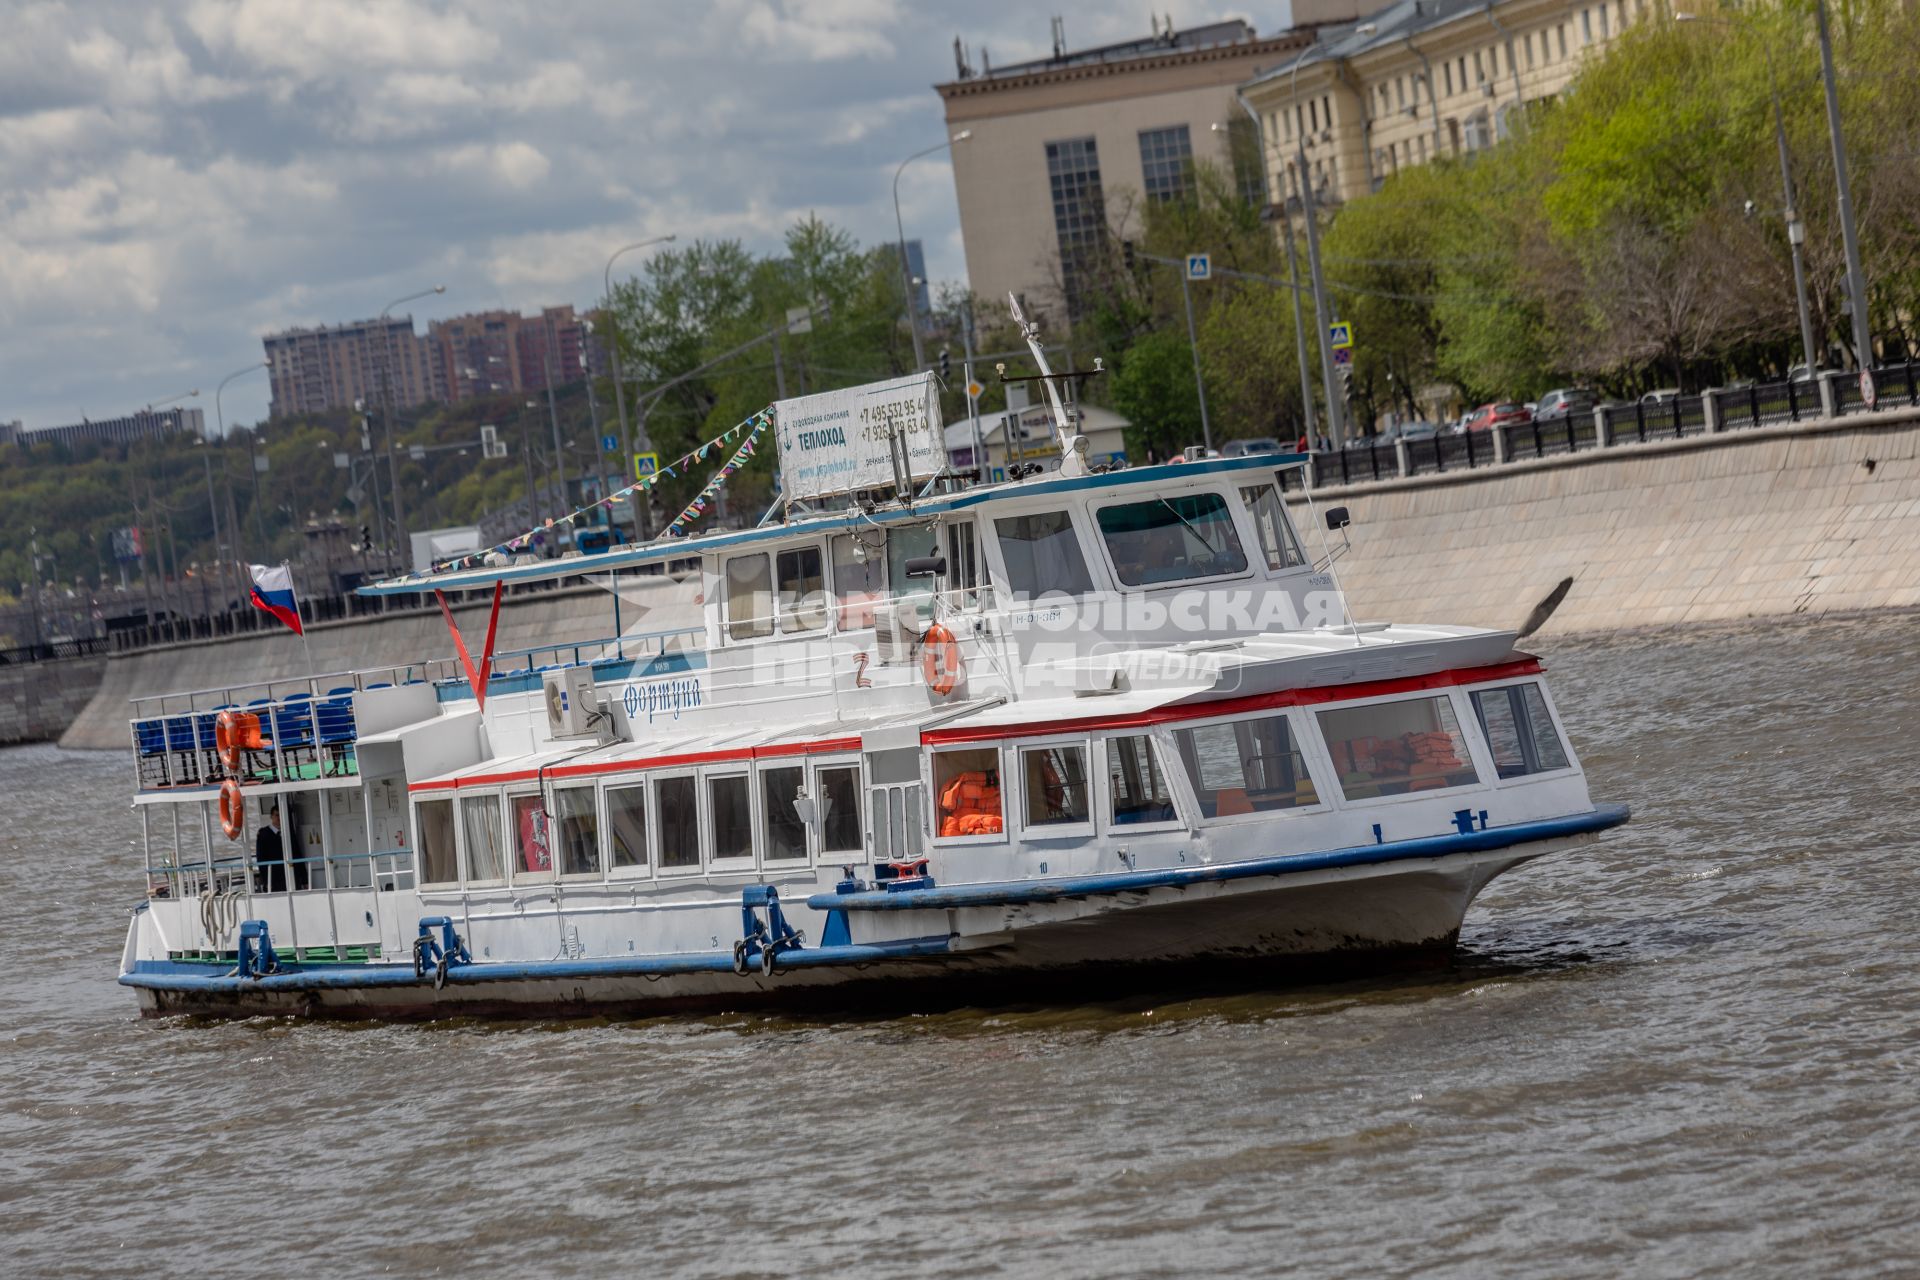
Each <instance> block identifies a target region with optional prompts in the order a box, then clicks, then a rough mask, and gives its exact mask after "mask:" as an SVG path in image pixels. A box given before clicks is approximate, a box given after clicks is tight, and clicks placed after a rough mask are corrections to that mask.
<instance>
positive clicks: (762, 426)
mask: <svg viewBox="0 0 1920 1280" xmlns="http://www.w3.org/2000/svg"><path fill="white" fill-rule="evenodd" d="M772 424H773V417H772V410H771V408H768V409H762V410H760V412H758V413H756V414H754V415H753V416H752V417H751V418H748V419H746V420H745V421H743V422H739V423H736V424H734V425H733V426H732V427H730V428H728V429H727V430H726V431H724V432H722V433H721V434H719V435H717V436H715V437H714V438H713V439H711V440H708V441H706V442H705V443H703V444H700V445H698V446H696V447H695V448H693V449H691V450H689V451H688V452H686V453H683V454H681V455H680V456H679V457H678V458H675V459H674V460H673V461H672V462H669V463H667V464H666V465H665V466H663V467H661V468H660V469H659V470H658V471H656V472H654V473H653V474H652V475H650V476H642V477H640V479H638V480H636V481H634V483H632V484H630V485H628V486H626V487H625V488H624V489H619V490H616V491H615V492H613V493H611V494H608V495H607V496H606V497H604V498H599V499H596V500H595V501H593V502H589V503H588V504H587V505H586V506H584V507H581V508H580V509H579V510H577V511H571V512H568V513H567V514H566V515H563V516H558V517H555V516H548V517H547V518H546V519H545V520H544V521H542V522H541V523H540V524H539V525H536V526H535V527H534V528H532V529H529V530H527V531H526V532H525V533H522V534H519V535H518V536H516V537H513V538H509V539H507V540H506V541H505V542H502V543H500V544H499V545H498V546H495V547H493V548H491V549H490V550H489V551H485V552H474V553H470V554H466V555H459V556H454V557H452V558H450V559H447V560H437V561H435V562H434V563H433V566H432V568H431V569H429V570H428V573H429V574H434V573H445V572H448V571H450V570H455V569H473V568H478V567H479V566H480V564H481V563H483V562H484V560H485V557H486V556H488V555H500V556H510V555H512V554H514V553H515V552H519V551H525V550H526V549H528V548H529V547H531V546H532V545H533V540H534V539H535V538H536V537H538V536H539V535H541V534H543V533H546V532H548V531H550V530H552V529H554V528H556V527H565V526H568V525H571V524H573V523H574V522H575V521H576V520H579V519H580V518H581V517H582V516H588V515H592V514H594V513H596V512H599V511H601V510H612V508H613V504H614V503H615V502H617V501H619V500H620V499H622V498H624V497H627V496H628V495H629V494H636V493H646V492H647V491H649V490H651V489H652V488H654V486H656V485H658V484H659V483H660V482H661V481H663V480H677V479H679V478H680V476H681V473H682V471H683V470H684V469H686V468H687V467H688V466H690V465H691V464H693V463H696V462H704V461H705V460H706V457H707V454H708V453H709V452H711V451H712V450H713V448H714V447H715V446H716V445H726V444H732V443H733V441H734V440H735V439H737V438H738V437H739V436H740V434H741V433H742V432H745V433H746V439H745V441H743V442H742V443H741V445H740V447H739V448H738V449H736V450H734V452H733V456H732V457H730V458H728V459H727V461H726V463H725V465H723V466H722V467H721V468H720V470H719V472H718V473H716V474H715V475H714V476H713V477H712V478H711V479H709V480H708V481H707V483H706V486H705V487H704V488H702V489H701V490H700V494H699V496H698V497H696V498H695V499H694V500H693V502H692V503H691V504H690V505H689V506H688V507H687V509H686V510H685V511H682V512H681V513H680V515H679V516H678V517H677V518H676V519H675V520H674V521H673V523H672V524H671V525H669V526H668V527H667V532H668V534H670V535H672V536H676V537H677V536H679V535H680V534H681V533H683V532H684V531H685V527H686V524H687V522H688V521H690V520H693V519H695V518H697V517H698V516H699V515H700V514H701V513H703V512H704V511H705V510H706V509H707V503H708V500H709V499H710V498H712V497H714V495H715V494H717V493H718V492H719V490H720V488H721V486H722V485H724V484H725V483H726V482H727V480H728V478H729V477H731V476H732V475H733V474H734V472H736V471H738V470H739V469H740V466H741V463H742V462H744V461H745V460H746V459H748V458H751V457H753V456H754V442H755V441H756V440H758V439H759V438H760V433H761V432H762V431H765V430H766V429H767V428H768V427H769V426H771V425H772ZM415 576H420V575H418V574H416V575H415Z"/></svg>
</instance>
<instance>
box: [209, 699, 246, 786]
mask: <svg viewBox="0 0 1920 1280" xmlns="http://www.w3.org/2000/svg"><path fill="white" fill-rule="evenodd" d="M213 751H214V754H215V755H217V756H219V757H220V763H221V764H223V765H225V766H226V767H227V772H228V773H238V772H240V717H239V713H238V712H233V711H222V712H221V713H220V714H219V715H218V716H216V717H215V718H214V721H213Z"/></svg>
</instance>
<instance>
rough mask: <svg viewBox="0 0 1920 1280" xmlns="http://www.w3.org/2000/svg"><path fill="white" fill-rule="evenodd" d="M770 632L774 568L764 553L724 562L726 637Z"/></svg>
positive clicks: (741, 636)
mask: <svg viewBox="0 0 1920 1280" xmlns="http://www.w3.org/2000/svg"><path fill="white" fill-rule="evenodd" d="M772 634H773V571H772V570H771V568H769V566H768V564H767V557H766V556H765V555H764V554H761V555H751V556H734V557H732V558H731V559H729V560H728V561H727V638H728V639H730V640H751V639H753V638H754V637H756V636H770V635H772Z"/></svg>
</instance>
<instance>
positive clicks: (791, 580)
mask: <svg viewBox="0 0 1920 1280" xmlns="http://www.w3.org/2000/svg"><path fill="white" fill-rule="evenodd" d="M774 568H775V570H776V572H777V575H778V578H779V586H780V590H779V601H780V630H781V631H782V632H784V633H787V634H792V633H794V632H799V631H822V630H825V629H826V625H827V579H826V574H825V572H824V571H823V570H822V568H821V563H820V548H819V547H792V548H790V549H788V550H786V551H782V552H781V553H780V554H779V555H778V556H777V557H775V563H774Z"/></svg>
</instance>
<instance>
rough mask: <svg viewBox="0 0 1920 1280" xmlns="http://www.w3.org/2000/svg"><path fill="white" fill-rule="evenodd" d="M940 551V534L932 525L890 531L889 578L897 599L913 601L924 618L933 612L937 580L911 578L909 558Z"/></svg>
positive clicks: (888, 552)
mask: <svg viewBox="0 0 1920 1280" xmlns="http://www.w3.org/2000/svg"><path fill="white" fill-rule="evenodd" d="M939 550H940V539H939V536H938V534H937V533H936V531H935V529H934V527H933V526H932V525H930V524H916V525H908V526H906V527H905V528H893V529H889V530H887V581H888V582H889V583H890V584H892V595H893V598H894V599H895V600H911V601H913V602H914V605H915V607H916V608H917V610H918V612H919V614H920V616H921V617H922V618H926V617H931V616H932V614H933V589H934V579H932V578H909V577H908V576H907V561H909V560H915V559H919V558H920V557H922V556H931V555H935V554H937V553H938V552H939Z"/></svg>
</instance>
